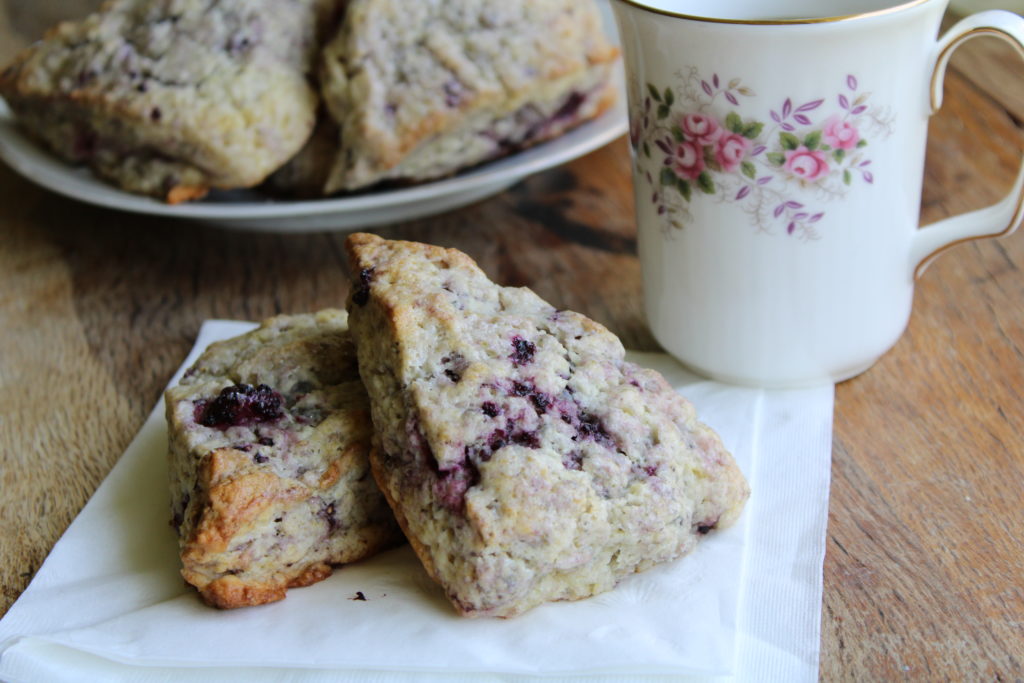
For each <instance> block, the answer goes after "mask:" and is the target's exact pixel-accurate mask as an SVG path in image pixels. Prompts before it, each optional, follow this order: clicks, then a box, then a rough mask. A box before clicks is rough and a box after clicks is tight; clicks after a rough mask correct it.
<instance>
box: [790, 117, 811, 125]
mask: <svg viewBox="0 0 1024 683" xmlns="http://www.w3.org/2000/svg"><path fill="white" fill-rule="evenodd" d="M793 120H794V121H796V122H797V123H799V124H800V125H803V126H809V125H811V120H810V119H809V118H807V117H806V116H804V115H803V114H796V115H795V116H794V117H793Z"/></svg>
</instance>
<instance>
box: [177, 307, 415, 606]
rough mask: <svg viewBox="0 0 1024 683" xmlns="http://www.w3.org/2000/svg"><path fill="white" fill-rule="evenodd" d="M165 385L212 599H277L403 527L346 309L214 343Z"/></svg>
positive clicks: (183, 514)
mask: <svg viewBox="0 0 1024 683" xmlns="http://www.w3.org/2000/svg"><path fill="white" fill-rule="evenodd" d="M165 398H166V404H167V425H168V432H169V437H170V438H169V441H170V479H171V499H172V500H171V503H172V515H173V525H174V526H175V528H176V529H177V531H178V535H179V545H180V548H181V561H182V570H181V572H182V575H183V576H184V577H185V580H186V581H187V582H188V583H190V584H192V585H193V586H195V587H196V588H197V589H198V590H199V592H200V594H201V595H202V597H203V599H204V600H205V601H206V602H207V603H209V604H211V605H214V606H216V607H223V608H229V607H242V606H246V605H258V604H262V603H266V602H272V601H275V600H281V599H283V598H284V597H285V591H286V589H288V588H290V587H294V586H307V585H309V584H311V583H315V582H317V581H321V580H323V579H325V578H327V577H328V576H329V575H330V573H331V566H332V565H336V564H343V563H348V562H355V561H356V560H360V559H362V558H364V557H367V556H369V555H372V554H373V553H375V552H377V551H379V550H381V549H383V548H386V547H389V546H392V545H397V544H398V543H399V542H400V541H401V540H402V538H401V532H400V531H399V529H398V527H397V525H396V524H395V520H394V517H393V516H392V514H391V512H390V510H388V506H387V503H386V502H385V501H384V498H383V497H382V496H381V493H380V491H379V489H378V488H377V486H376V484H375V483H374V481H373V477H372V476H371V475H370V471H369V464H368V462H367V454H368V452H369V448H370V434H371V424H370V415H369V405H368V402H367V397H366V392H365V390H364V389H363V385H362V383H361V382H360V381H359V375H358V371H357V369H356V364H355V351H354V348H353V346H352V341H351V337H350V335H349V333H348V329H347V326H346V314H345V312H344V311H336V310H325V311H321V312H319V313H315V314H305V315H292V316H288V315H282V316H278V317H275V318H271V319H269V320H267V321H265V322H264V323H263V324H262V325H261V326H260V327H259V328H258V329H256V330H254V331H252V332H250V333H248V334H244V335H241V336H239V337H235V338H233V339H230V340H226V341H222V342H217V343H215V344H212V345H211V346H210V348H209V349H207V351H206V352H205V353H204V354H203V355H202V356H201V357H200V358H199V360H198V361H197V362H196V363H195V365H193V366H192V367H191V368H190V369H189V370H188V371H187V372H186V374H185V376H184V377H183V378H182V380H181V382H180V383H179V384H178V385H177V386H175V387H173V388H171V389H169V390H168V391H167V394H166V397H165Z"/></svg>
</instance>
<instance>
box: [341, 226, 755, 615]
mask: <svg viewBox="0 0 1024 683" xmlns="http://www.w3.org/2000/svg"><path fill="white" fill-rule="evenodd" d="M347 249H348V252H349V255H350V259H351V263H352V267H353V269H354V272H355V273H356V274H357V277H358V281H357V282H356V283H355V285H354V287H353V292H352V294H351V295H350V299H349V311H350V324H351V329H352V335H353V337H354V340H355V343H356V348H357V354H358V358H359V369H360V374H361V376H362V378H363V382H364V384H365V385H366V388H367V392H368V393H369V395H370V403H371V409H372V414H373V423H374V440H373V444H374V447H373V451H372V453H371V456H370V462H371V466H372V469H373V474H374V477H375V478H376V479H377V483H378V484H379V485H380V488H381V490H382V491H383V492H384V495H385V497H386V498H387V499H388V502H389V503H390V505H391V507H392V509H393V510H394V512H395V516H396V517H397V518H398V521H399V523H400V524H401V525H402V527H403V529H404V530H405V533H406V537H407V538H408V539H409V541H410V543H411V544H412V546H413V548H414V549H415V551H416V553H417V554H418V556H419V558H420V559H421V560H422V562H423V565H424V567H425V568H426V570H427V572H428V573H429V574H430V575H431V576H432V577H433V578H434V579H435V580H436V581H437V582H438V583H440V585H441V586H442V588H443V589H444V591H445V592H446V593H447V595H448V598H449V599H450V600H451V602H452V604H453V605H454V606H455V609H456V611H458V612H459V613H460V614H462V615H467V616H481V615H488V616H503V617H507V616H512V615H515V614H518V613H521V612H523V611H524V610H527V609H529V608H531V607H534V606H536V605H538V604H540V603H542V602H545V601H549V600H575V599H579V598H584V597H587V596H590V595H593V594H595V593H598V592H601V591H605V590H608V589H610V588H612V587H613V586H615V584H616V583H617V582H618V581H619V580H620V579H622V578H623V577H625V576H626V575H628V574H631V573H633V572H637V571H641V570H643V569H646V568H649V567H651V566H652V565H655V564H658V563H660V562H665V561H667V560H671V559H673V558H676V557H679V556H681V555H683V554H685V553H687V552H689V551H690V550H692V549H693V548H694V546H695V544H696V543H697V541H698V539H699V538H700V537H701V536H703V535H704V534H707V533H708V532H710V531H711V530H712V529H716V528H721V527H724V526H727V525H729V524H731V523H732V522H733V521H734V520H735V519H736V518H737V516H738V515H739V514H740V511H741V509H742V507H743V504H744V502H745V500H746V498H747V496H748V492H749V490H748V487H747V484H746V481H745V480H744V478H743V475H742V474H741V472H740V471H739V469H738V468H737V466H736V464H735V462H734V461H733V458H732V456H731V455H730V454H729V453H728V452H727V451H726V450H725V448H724V447H723V446H722V443H721V441H720V439H719V438H718V436H717V435H716V434H715V433H714V432H712V430H711V429H710V428H708V427H707V426H705V425H704V424H702V423H700V422H699V421H698V420H697V418H696V416H695V412H694V409H693V407H692V406H691V404H690V403H689V402H687V401H686V400H685V399H683V398H682V397H681V396H679V395H678V394H677V393H676V392H675V391H674V390H673V389H672V387H671V386H669V384H668V383H667V382H666V381H665V379H664V378H663V377H662V376H661V375H659V374H658V373H656V372H654V371H651V370H646V369H644V368H641V367H639V366H637V365H634V364H632V363H628V362H625V361H624V360H623V356H624V351H623V348H622V345H621V343H620V342H619V340H618V339H617V338H616V337H615V336H614V335H612V334H611V333H610V332H608V330H606V329H605V328H604V327H602V326H601V325H599V324H597V323H595V322H593V321H591V320H589V319H588V318H586V317H584V316H582V315H579V314H577V313H573V312H571V311H560V310H556V309H554V308H552V307H551V306H549V305H548V304H547V303H545V302H544V301H543V300H541V299H540V298H539V297H537V296H536V295H535V294H534V293H533V292H531V291H530V290H529V289H526V288H510V287H500V286H498V285H496V284H494V283H492V282H491V281H489V280H488V279H487V277H486V276H485V275H484V273H483V272H482V271H481V270H480V269H479V268H478V267H477V266H476V264H475V263H474V262H473V261H472V260H471V259H470V258H469V257H467V256H466V255H464V254H462V253H460V252H458V251H455V250H445V249H441V248H438V247H433V246H427V245H423V244H416V243H411V242H394V241H386V240H383V239H380V238H378V237H375V236H372V235H366V234H356V235H353V236H351V237H350V238H349V239H348V242H347Z"/></svg>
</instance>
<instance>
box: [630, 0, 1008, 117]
mask: <svg viewBox="0 0 1024 683" xmlns="http://www.w3.org/2000/svg"><path fill="white" fill-rule="evenodd" d="M629 1H630V0H620V2H629ZM985 34H988V35H990V36H995V37H996V38H1003V39H1005V40H1006V42H1008V43H1009V44H1010V45H1013V46H1014V47H1016V48H1017V52H1019V53H1020V56H1021V57H1024V45H1021V44H1020V43H1019V42H1017V39H1016V38H1015V37H1014V36H1013V35H1011V34H1010V33H1008V32H1007V31H1004V30H1002V29H999V28H993V27H991V26H978V27H976V28H972V29H969V30H967V31H964V32H963V33H961V34H960V35H958V36H957V37H956V38H954V39H953V40H951V41H950V42H949V44H947V45H946V47H944V48H943V49H942V52H940V53H939V56H938V58H937V59H936V60H935V67H934V68H933V69H932V79H931V83H930V84H929V90H928V97H929V101H930V102H931V105H932V113H933V114H934V113H935V112H936V111H938V110H939V107H940V103H939V101H938V100H939V97H938V95H936V94H935V93H936V91H937V88H936V86H937V85H938V83H937V80H938V78H939V65H940V64H942V65H945V64H946V63H947V62H948V61H949V54H950V53H951V52H952V51H953V50H955V49H957V48H958V47H960V46H961V45H962V44H963V43H964V41H966V40H967V39H968V38H973V37H975V36H979V35H985ZM942 72H943V74H945V72H946V69H945V68H943V69H942Z"/></svg>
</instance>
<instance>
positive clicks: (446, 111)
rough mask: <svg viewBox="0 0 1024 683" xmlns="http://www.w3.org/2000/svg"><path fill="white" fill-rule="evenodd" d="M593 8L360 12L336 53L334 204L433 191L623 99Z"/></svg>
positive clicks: (332, 86)
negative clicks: (424, 187)
mask: <svg viewBox="0 0 1024 683" xmlns="http://www.w3.org/2000/svg"><path fill="white" fill-rule="evenodd" d="M617 57H618V50H617V49H616V48H615V47H614V46H612V45H611V44H610V43H609V42H608V39H607V38H606V37H605V35H604V33H603V31H602V25H601V17H600V14H599V11H598V10H597V8H596V6H595V4H594V1H593V0H515V2H508V0H444V1H443V2H437V1H430V2H426V1H422V2H420V1H418V2H408V1H407V0H351V1H350V2H349V3H348V7H347V10H346V15H345V19H344V22H343V24H342V26H341V29H340V30H339V32H338V34H337V35H336V36H335V38H334V39H333V40H332V41H331V42H330V43H329V44H328V45H327V47H326V48H325V49H324V54H323V59H322V73H321V84H322V94H323V97H324V102H325V103H326V105H327V107H328V108H329V110H330V111H331V114H332V115H333V116H334V119H335V120H336V121H337V122H338V124H339V125H340V128H341V139H340V146H341V149H340V152H339V154H338V158H337V161H336V163H335V165H334V168H333V170H332V172H331V174H330V177H329V179H328V181H327V185H326V188H325V191H326V192H327V193H332V192H337V191H340V190H354V189H358V188H361V187H365V186H368V185H372V184H374V183H378V182H380V181H383V180H401V181H421V180H429V179H432V178H437V177H441V176H445V175H448V174H451V173H453V172H455V171H457V170H459V169H462V168H466V167H468V166H472V165H474V164H478V163H480V162H482V161H485V160H487V159H491V158H494V157H498V156H502V155H504V154H507V153H509V152H510V151H514V150H516V149H520V148H522V147H524V146H528V145H530V144H533V143H536V142H539V141H541V140H545V139H549V138H552V137H554V136H556V135H558V134H560V133H562V132H563V131H565V130H567V129H569V128H571V127H572V126H574V125H576V124H578V123H580V122H582V121H585V120H587V119H589V118H593V117H594V116H597V115H598V114H599V113H600V112H601V111H603V110H604V109H605V108H606V107H607V106H608V105H609V104H611V102H612V101H613V100H614V97H615V87H614V86H613V84H612V83H611V70H612V65H613V64H614V62H615V60H616V58H617Z"/></svg>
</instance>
